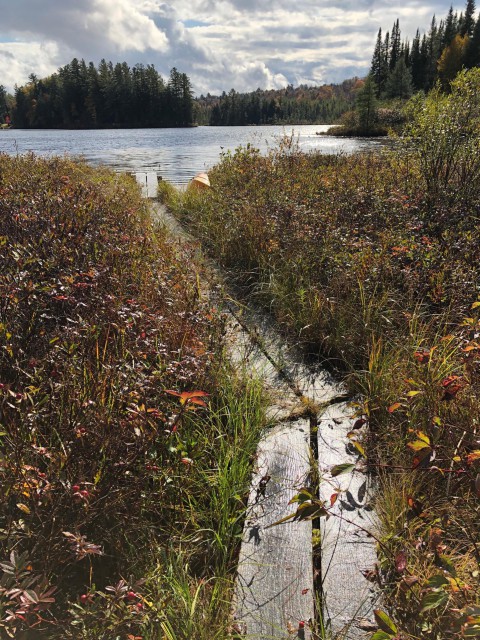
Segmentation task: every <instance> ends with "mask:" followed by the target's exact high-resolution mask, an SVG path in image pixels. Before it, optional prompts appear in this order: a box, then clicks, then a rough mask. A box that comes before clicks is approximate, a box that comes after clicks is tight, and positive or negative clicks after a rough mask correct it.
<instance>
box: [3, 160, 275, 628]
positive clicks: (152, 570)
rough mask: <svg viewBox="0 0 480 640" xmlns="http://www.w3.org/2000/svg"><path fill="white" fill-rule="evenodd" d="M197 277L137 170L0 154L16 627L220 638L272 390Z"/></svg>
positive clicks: (8, 527) (11, 588)
mask: <svg viewBox="0 0 480 640" xmlns="http://www.w3.org/2000/svg"><path fill="white" fill-rule="evenodd" d="M198 277H199V276H198V274H197V273H196V272H195V270H194V268H193V266H189V264H188V261H187V260H186V258H185V257H184V256H182V255H181V254H180V253H179V249H178V247H177V246H176V245H175V243H173V242H170V241H169V239H168V237H167V235H166V231H165V230H164V229H162V228H159V227H157V226H155V224H154V223H153V220H152V218H151V215H150V213H149V211H148V206H147V203H146V201H144V200H143V199H142V198H141V197H140V195H139V190H138V187H137V186H136V184H135V182H134V181H133V180H132V179H131V178H129V177H127V176H120V175H117V174H114V173H112V172H109V171H106V170H100V169H95V170H94V169H91V168H89V167H87V166H86V165H85V164H82V163H76V162H70V161H68V160H64V159H58V158H54V159H48V160H45V159H38V158H36V157H34V156H26V157H16V158H11V157H8V156H5V155H0V288H1V294H2V295H1V306H0V635H1V636H2V637H4V636H5V637H15V638H16V637H18V638H20V637H22V638H37V637H41V638H85V639H87V638H88V639H90V638H91V639H92V640H93V638H95V639H96V640H97V639H102V638H103V639H105V640H111V639H112V638H121V639H122V640H127V638H133V637H145V638H152V639H153V638H164V637H169V635H168V634H169V633H170V632H167V631H166V629H170V628H172V629H174V630H175V633H176V634H177V635H176V636H175V637H177V638H203V637H207V636H206V635H205V633H206V632H205V633H204V631H200V630H198V631H195V632H192V628H193V627H191V626H190V627H189V626H188V625H189V624H190V625H193V624H194V623H195V625H196V624H197V623H198V624H200V621H201V615H204V614H203V613H202V614H201V615H200V611H202V610H210V612H211V616H210V618H209V619H208V625H210V626H208V627H206V628H208V629H209V632H210V635H209V636H208V637H225V635H226V628H227V626H228V600H229V597H230V595H231V593H230V592H231V580H232V575H233V571H234V565H235V557H236V555H235V554H236V552H237V547H238V541H239V535H240V531H241V523H242V514H243V512H244V501H243V499H244V494H245V491H246V489H247V488H248V484H249V469H250V459H251V456H252V455H253V453H254V450H255V443H256V440H257V438H258V433H259V429H260V427H261V425H262V424H263V415H262V398H261V393H260V390H259V389H258V387H257V386H256V385H255V384H254V383H249V384H244V383H242V382H241V381H236V380H235V378H234V376H232V374H231V372H229V371H228V368H226V365H225V362H224V357H223V351H222V332H223V326H222V322H221V320H220V319H219V318H218V317H217V316H216V314H215V312H214V311H212V309H211V308H210V305H209V303H208V300H202V299H200V293H199V286H198ZM171 391H174V392H175V393H174V394H173V393H169V392H171ZM187 392H190V395H182V394H185V393H187ZM195 593H197V594H198V595H197V596H196V597H195V598H194V599H195V601H196V602H198V603H200V602H201V603H202V608H200V607H198V608H197V609H196V608H195V606H193V604H192V601H191V598H193V597H194V596H193V595H192V594H195ZM205 615H206V614H205ZM177 620H182V624H183V623H184V622H185V625H186V626H185V630H184V631H183V630H182V629H183V627H177V626H176V621H177ZM187 629H188V631H187ZM215 634H217V636H215ZM222 634H223V635H222Z"/></svg>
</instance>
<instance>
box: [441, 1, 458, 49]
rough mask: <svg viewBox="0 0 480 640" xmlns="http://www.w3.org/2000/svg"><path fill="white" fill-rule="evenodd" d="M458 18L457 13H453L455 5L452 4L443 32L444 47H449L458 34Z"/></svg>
mask: <svg viewBox="0 0 480 640" xmlns="http://www.w3.org/2000/svg"><path fill="white" fill-rule="evenodd" d="M457 23H458V18H457V17H456V14H455V15H454V13H453V7H452V5H450V9H449V10H448V15H447V19H446V20H445V29H444V32H443V41H442V48H445V47H448V45H449V44H450V43H451V41H452V40H453V39H454V37H455V36H456V34H457V29H458V24H457Z"/></svg>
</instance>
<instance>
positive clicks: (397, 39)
mask: <svg viewBox="0 0 480 640" xmlns="http://www.w3.org/2000/svg"><path fill="white" fill-rule="evenodd" d="M400 46H401V36H400V22H399V20H398V19H397V21H396V22H395V23H394V24H393V29H392V37H391V40H390V59H389V61H388V66H389V69H390V71H393V69H394V68H395V65H396V64H397V62H398V59H399V57H400Z"/></svg>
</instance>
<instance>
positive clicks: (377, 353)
mask: <svg viewBox="0 0 480 640" xmlns="http://www.w3.org/2000/svg"><path fill="white" fill-rule="evenodd" d="M479 85H480V74H479V72H478V70H474V71H473V72H469V73H468V74H461V75H460V76H459V79H458V80H457V81H456V83H454V85H453V90H452V94H451V95H449V96H441V95H440V94H439V93H438V92H437V93H435V94H434V95H432V96H430V97H427V98H426V99H425V100H424V101H422V98H417V99H416V101H414V103H413V105H412V107H411V109H412V112H411V125H409V127H410V129H409V142H408V144H406V145H405V146H404V147H402V148H401V149H400V150H399V151H397V152H395V153H388V154H384V155H381V156H380V155H377V156H373V155H361V156H349V157H341V156H329V157H328V156H321V155H315V154H303V153H300V152H299V151H298V150H297V149H296V147H295V145H294V144H293V143H292V141H291V140H286V141H284V143H283V144H282V145H281V146H280V147H279V148H278V149H276V150H273V151H271V153H270V154H269V155H268V156H266V157H262V156H261V155H260V154H259V152H258V151H256V150H255V149H254V148H251V147H247V148H243V149H239V150H237V151H236V152H235V153H234V154H226V155H225V156H224V157H223V159H222V160H221V162H220V163H219V165H217V166H216V167H215V168H214V169H213V170H212V171H211V172H210V173H209V175H210V181H211V184H212V189H210V190H205V191H196V190H191V189H189V190H187V191H186V192H185V193H178V192H175V191H174V190H173V189H172V188H170V187H168V185H165V186H164V197H165V199H166V201H167V202H168V203H169V205H170V207H171V208H172V209H173V210H174V211H175V212H176V214H177V215H178V216H179V217H180V218H181V219H182V220H184V221H185V222H186V223H188V225H189V226H190V227H191V228H192V229H193V230H194V232H195V233H196V234H197V236H199V237H200V238H201V239H202V241H203V242H204V244H205V246H206V247H208V249H209V250H210V251H211V252H212V254H213V255H215V256H216V258H217V260H219V261H220V262H221V264H222V265H223V266H224V267H225V268H227V269H229V270H230V271H231V274H232V277H233V278H235V279H236V281H237V282H238V283H239V284H240V286H242V287H243V290H244V292H245V295H247V296H248V297H250V298H251V299H253V300H255V302H256V303H257V304H259V305H264V306H265V307H266V308H268V309H269V310H271V311H272V312H273V313H274V314H275V316H276V317H277V319H278V322H279V323H280V324H281V326H283V327H284V329H285V331H286V332H287V333H289V334H290V336H291V337H292V339H295V340H297V341H299V342H301V343H302V344H303V346H304V347H305V350H306V351H307V352H308V353H309V354H310V355H311V356H314V357H317V358H321V359H323V360H325V361H328V363H330V364H332V365H334V366H335V367H336V368H338V369H341V370H343V371H344V373H345V375H346V377H347V380H348V382H349V384H350V386H351V389H352V391H353V392H356V393H359V394H361V397H362V401H361V402H360V403H359V405H358V406H357V411H358V416H359V418H360V419H361V420H362V422H363V421H368V423H369V425H370V436H369V439H368V441H365V442H363V443H362V444H361V445H360V446H359V457H363V456H365V457H366V458H367V459H368V462H369V464H370V467H371V469H372V471H373V472H374V473H376V474H377V476H378V478H379V485H380V490H379V495H378V500H377V510H378V513H379V516H380V520H381V524H380V529H381V530H380V533H379V536H380V540H381V544H380V546H379V556H380V560H381V570H380V572H379V575H378V576H377V577H373V579H378V580H380V581H381V583H382V584H383V586H384V588H385V593H386V594H387V601H388V603H389V605H390V610H391V612H392V616H393V617H394V619H395V620H396V622H397V626H398V629H400V632H399V633H400V635H397V633H396V632H394V631H393V627H390V631H389V632H387V630H388V624H387V625H383V627H384V628H383V630H380V631H379V632H378V634H379V635H375V636H374V637H375V640H388V638H393V637H394V636H395V637H402V638H404V637H405V638H422V639H424V638H428V639H432V640H433V639H435V640H437V639H440V638H441V639H442V640H443V639H446V638H462V637H477V636H478V635H479V634H480V629H479V625H480V618H479V614H480V609H479V608H478V607H477V606H476V605H477V603H478V597H479V575H480V573H479V571H480V549H479V547H478V542H477V540H478V534H479V524H480V523H479V516H480V474H479V472H480V468H479V460H480V439H479V435H478V430H479V415H480V401H479V398H480V396H479V388H480V366H479V363H480V340H479V335H480V321H479V312H480V301H479V277H478V265H479V259H480V227H479V225H478V212H479V211H480V188H479V183H478V179H477V178H478V173H479V171H480V160H479V158H480V139H479V135H478V131H479V122H480V115H479V114H480V104H479V101H478V98H474V96H478V95H479V91H478V89H479ZM339 462H341V460H339ZM382 634H383V635H382Z"/></svg>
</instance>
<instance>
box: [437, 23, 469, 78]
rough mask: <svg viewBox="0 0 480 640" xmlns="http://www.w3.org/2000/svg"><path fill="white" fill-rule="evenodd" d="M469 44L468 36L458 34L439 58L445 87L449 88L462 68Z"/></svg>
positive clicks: (439, 72)
mask: <svg viewBox="0 0 480 640" xmlns="http://www.w3.org/2000/svg"><path fill="white" fill-rule="evenodd" d="M467 46H468V36H467V35H465V36H461V35H460V34H457V35H456V36H455V38H454V39H453V40H452V42H451V44H449V45H448V47H445V49H444V50H443V52H442V55H441V56H440V59H439V60H438V75H439V78H440V81H441V83H442V87H443V88H444V89H447V90H448V89H449V87H450V83H451V82H452V80H454V78H455V77H456V75H457V73H458V72H459V71H460V70H461V69H462V67H463V64H464V60H465V54H466V51H467Z"/></svg>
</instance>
